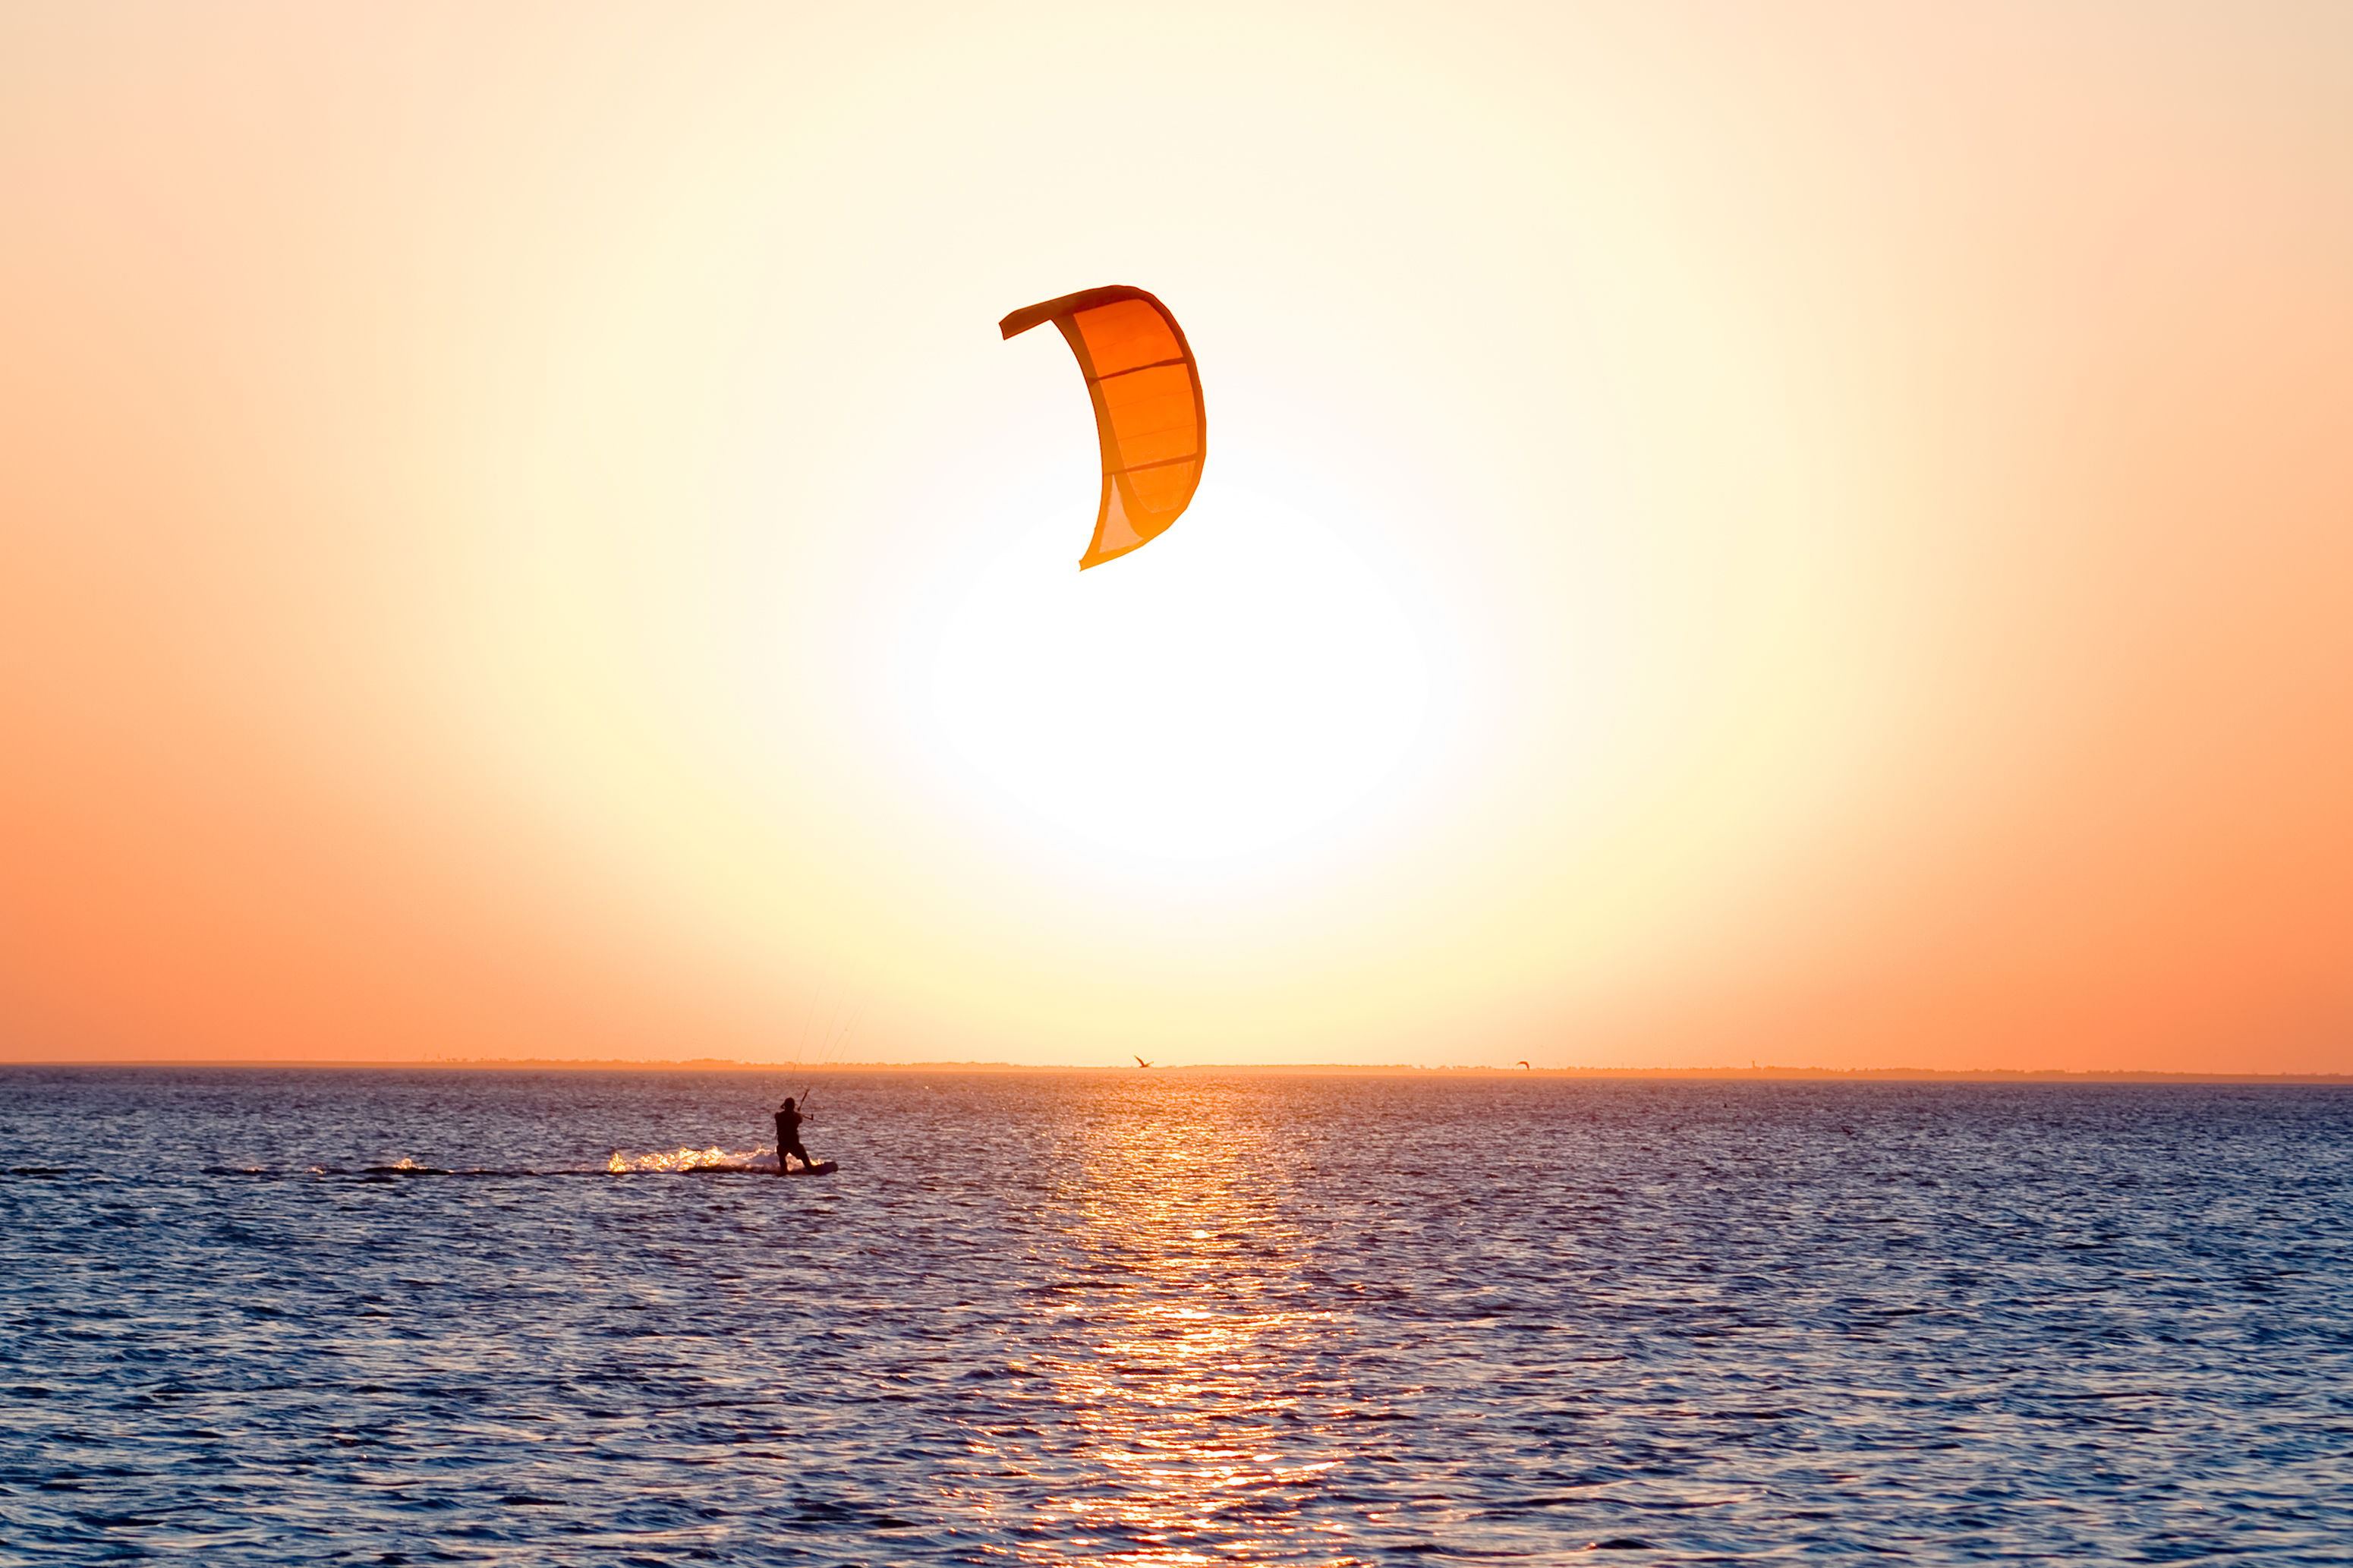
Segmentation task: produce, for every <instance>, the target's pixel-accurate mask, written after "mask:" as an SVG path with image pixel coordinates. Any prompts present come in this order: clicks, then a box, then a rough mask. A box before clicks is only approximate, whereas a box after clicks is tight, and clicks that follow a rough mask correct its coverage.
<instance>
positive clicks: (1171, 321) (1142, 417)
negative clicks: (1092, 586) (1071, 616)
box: [997, 284, 1208, 572]
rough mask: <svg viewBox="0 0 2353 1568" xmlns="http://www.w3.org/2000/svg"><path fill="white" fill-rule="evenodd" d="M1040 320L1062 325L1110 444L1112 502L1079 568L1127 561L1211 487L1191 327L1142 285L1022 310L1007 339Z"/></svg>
mask: <svg viewBox="0 0 2353 1568" xmlns="http://www.w3.org/2000/svg"><path fill="white" fill-rule="evenodd" d="M1040 321H1051V322H1053V323H1054V325H1056V326H1058V327H1060V328H1061V329H1062V337H1063V339H1064V340H1065V341H1066V342H1069V343H1070V345H1071V353H1074V354H1076V355H1078V357H1079V371H1080V374H1083V375H1084V376H1085V377H1086V378H1087V395H1088V396H1090V397H1092V399H1094V405H1095V438H1096V440H1097V442H1098V443H1099V444H1100V445H1101V446H1102V447H1103V501H1102V504H1101V505H1100V506H1098V507H1097V508H1096V510H1095V537H1094V542H1092V543H1091V544H1089V545H1088V546H1087V552H1086V554H1085V555H1084V556H1082V558H1081V559H1080V561H1079V570H1080V571H1082V572H1083V571H1085V570H1086V569H1087V568H1088V567H1090V566H1099V565H1101V564H1102V563H1104V562H1106V561H1109V560H1110V559H1112V558H1113V556H1115V555H1124V554H1126V553H1127V552H1129V551H1131V550H1134V549H1135V548H1137V547H1138V546H1139V545H1142V544H1144V543H1145V542H1147V541H1149V540H1152V539H1155V538H1156V537H1158V536H1159V535H1160V534H1162V533H1164V532H1166V531H1167V529H1168V525H1169V524H1170V523H1172V522H1175V521H1176V520H1177V519H1178V518H1180V517H1182V516H1184V515H1185V509H1186V507H1187V506H1188V505H1190V504H1191V503H1192V500H1193V491H1194V489H1195V488H1196V487H1198V485H1199V484H1200V482H1201V458H1202V455H1203V453H1204V452H1205V451H1206V449H1207V437H1208V420H1207V419H1206V417H1205V416H1203V414H1202V411H1201V376H1200V373H1199V372H1198V370H1197V369H1196V368H1195V367H1194V364H1193V351H1192V349H1191V348H1190V347H1188V346H1187V344H1186V342H1185V330H1184V329H1183V328H1182V327H1179V326H1178V325H1177V324H1176V317H1174V316H1172V315H1170V314H1169V313H1168V307H1167V306H1166V305H1164V304H1162V303H1161V302H1160V301H1159V300H1155V299H1154V298H1153V297H1152V296H1151V295H1149V294H1147V293H1145V291H1144V290H1143V289H1130V288H1127V287H1126V286H1124V285H1123V284H1113V285H1112V286H1111V287H1109V288H1106V289H1087V290H1086V291H1085V292H1083V293H1079V294H1065V295H1063V296H1062V297H1061V298H1060V299H1059V300H1047V301H1046V302H1045V303H1044V304H1042V305H1032V306H1030V307H1029V309H1028V310H1016V311H1014V312H1013V314H1011V315H1009V316H1008V317H1006V318H1005V320H1003V321H999V322H997V331H1000V332H1003V333H1004V334H1005V335H1006V336H1007V337H1008V338H1009V337H1013V336H1016V335H1017V334H1018V333H1021V332H1026V331H1029V329H1030V328H1032V327H1034V326H1036V325H1038V324H1039V322H1040Z"/></svg>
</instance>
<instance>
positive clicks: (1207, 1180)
mask: <svg viewBox="0 0 2353 1568" xmlns="http://www.w3.org/2000/svg"><path fill="white" fill-rule="evenodd" d="M1140 1092H1141V1093H1143V1094H1145V1095H1147V1096H1151V1097H1153V1098H1152V1100H1151V1101H1150V1102H1149V1103H1145V1104H1141V1105H1137V1106H1135V1107H1134V1110H1136V1111H1137V1112H1139V1114H1134V1115H1130V1116H1124V1117H1120V1118H1117V1119H1114V1120H1109V1121H1104V1122H1103V1123H1100V1124H1098V1125H1097V1127H1096V1128H1094V1129H1093V1130H1092V1131H1090V1133H1089V1136H1088V1147H1087V1152H1086V1158H1085V1163H1084V1167H1083V1171H1082V1174H1081V1175H1080V1176H1079V1177H1078V1178H1077V1179H1076V1180H1075V1181H1074V1182H1072V1183H1071V1185H1070V1187H1069V1188H1068V1189H1066V1191H1065V1192H1064V1193H1063V1194H1061V1195H1060V1196H1061V1202H1062V1204H1063V1205H1064V1206H1065V1208H1066V1211H1067V1212H1068V1213H1069V1215H1070V1216H1071V1217H1070V1223H1069V1225H1068V1227H1067V1229H1066V1230H1065V1232H1064V1234H1063V1237H1062V1238H1061V1240H1062V1248H1063V1250H1062V1252H1061V1255H1060V1258H1058V1259H1056V1260H1055V1261H1056V1262H1057V1263H1058V1264H1059V1267H1058V1268H1057V1269H1056V1274H1055V1278H1054V1279H1053V1282H1052V1284H1051V1286H1050V1289H1052V1290H1054V1291H1056V1292H1057V1293H1059V1294H1060V1297H1061V1299H1062V1300H1063V1301H1065V1302H1066V1303H1067V1304H1066V1305H1064V1306H1062V1307H1061V1308H1060V1309H1059V1310H1060V1312H1061V1313H1062V1314H1063V1315H1064V1316H1065V1327H1066V1328H1067V1329H1068V1330H1069V1331H1070V1332H1069V1334H1068V1336H1067V1339H1068V1342H1073V1343H1076V1344H1080V1345H1084V1346H1087V1347H1088V1348H1089V1350H1090V1351H1091V1352H1092V1353H1086V1352H1079V1353H1073V1354H1069V1355H1064V1356H1060V1357H1056V1358H1052V1359H1051V1360H1050V1361H1045V1362H1041V1363H1039V1365H1038V1366H1037V1367H1036V1368H1035V1369H1034V1370H1035V1371H1036V1372H1038V1373H1040V1374H1042V1375H1043V1376H1045V1377H1046V1378H1048V1379H1050V1381H1051V1384H1052V1385H1053V1387H1054V1388H1055V1390H1056V1393H1057V1395H1058V1400H1059V1401H1060V1402H1062V1403H1063V1404H1064V1407H1065V1408H1068V1409H1072V1410H1075V1411H1077V1412H1078V1413H1079V1414H1078V1415H1077V1418H1076V1423H1075V1430H1073V1431H1070V1433H1069V1436H1067V1437H1066V1438H1065V1442H1071V1444H1072V1447H1071V1448H1070V1449H1068V1450H1066V1451H1065V1452H1062V1453H1060V1454H1058V1455H1056V1456H1055V1458H1057V1459H1058V1460H1060V1465H1061V1467H1067V1472H1066V1473H1069V1474H1071V1479H1073V1481H1074V1482H1075V1484H1074V1485H1072V1486H1071V1488H1070V1489H1069V1491H1068V1495H1067V1496H1064V1497H1060V1498H1058V1499H1057V1500H1056V1503H1055V1505H1054V1506H1053V1507H1052V1509H1051V1510H1041V1512H1040V1513H1039V1515H1037V1516H1036V1517H1033V1518H1032V1519H1031V1520H1029V1521H1025V1522H1026V1523H1027V1524H1028V1525H1029V1527H1030V1530H1029V1531H1023V1532H1022V1533H1024V1534H1030V1533H1031V1531H1034V1532H1035V1534H1034V1536H1033V1539H1038V1540H1039V1543H1040V1544H1039V1550H1038V1551H1037V1552H1035V1553H1029V1552H1025V1553H1024V1555H1025V1556H1027V1557H1029V1559H1030V1560H1032V1561H1038V1562H1049V1561H1050V1562H1055V1563H1070V1562H1071V1561H1074V1560H1075V1561H1079V1562H1083V1563H1106V1564H1108V1563H1121V1564H1133V1565H1134V1568H1164V1565H1166V1568H1175V1565H1177V1564H1187V1563H1207V1562H1212V1561H1216V1562H1248V1561H1253V1560H1265V1559H1269V1558H1275V1557H1280V1558H1282V1559H1284V1560H1287V1561H1294V1562H1296V1561H1302V1560H1309V1561H1314V1560H1319V1559H1320V1560H1322V1561H1325V1562H1329V1563H1347V1562H1352V1561H1355V1559H1353V1558H1350V1557H1348V1556H1346V1555H1345V1554H1344V1553H1343V1554H1335V1555H1329V1556H1326V1555H1324V1553H1321V1552H1317V1551H1316V1550H1315V1548H1314V1546H1313V1545H1312V1544H1311V1543H1310V1542H1307V1541H1304V1540H1303V1539H1302V1537H1303V1534H1304V1533H1306V1532H1308V1531H1311V1530H1312V1529H1313V1528H1315V1527H1311V1526H1310V1525H1308V1524H1307V1522H1306V1521H1304V1520H1303V1518H1302V1517H1301V1512H1300V1509H1299V1505H1298V1501H1297V1500H1298V1498H1299V1497H1300V1496H1301V1495H1302V1494H1303V1492H1306V1491H1310V1490H1312V1489H1314V1486H1315V1479H1316V1478H1317V1477H1318V1476H1320V1475H1321V1474H1322V1473H1323V1472H1324V1471H1326V1470H1329V1469H1331V1468H1334V1467H1335V1466H1336V1465H1338V1464H1339V1463H1340V1462H1341V1461H1340V1459H1339V1458H1337V1457H1336V1455H1335V1453H1334V1451H1333V1449H1332V1447H1331V1445H1330V1444H1329V1443H1327V1442H1326V1441H1325V1440H1324V1434H1323V1433H1322V1432H1321V1431H1319V1430H1318V1429H1317V1427H1316V1426H1315V1424H1314V1421H1312V1420H1311V1419H1309V1418H1308V1417H1307V1416H1306V1415H1304V1414H1303V1410H1302V1406H1303V1404H1304V1403H1305V1392H1304V1391H1305V1390H1306V1388H1307V1386H1308V1385H1309V1384H1312V1383H1313V1382H1314V1381H1315V1379H1316V1377H1317V1375H1318V1374H1317V1373H1315V1371H1314V1364H1315V1363H1317V1362H1318V1361H1319V1359H1320V1358H1319V1354H1318V1346H1317V1344H1316V1341H1317V1338H1318V1336H1319V1335H1323V1336H1326V1337H1328V1335H1329V1333H1330V1331H1331V1327H1332V1324H1331V1319H1332V1314H1331V1313H1330V1312H1328V1311H1324V1310H1314V1308H1313V1307H1312V1305H1311V1302H1312V1294H1311V1293H1309V1292H1306V1291H1304V1290H1303V1281H1302V1280H1301V1279H1300V1270H1301V1268H1303V1265H1304V1258H1303V1248H1304V1246H1305V1243H1306V1237H1305V1236H1304V1235H1303V1233H1302V1232H1301V1231H1300V1230H1299V1228H1298V1227H1297V1226H1295V1225H1294V1224H1293V1223H1292V1222H1291V1221H1290V1220H1289V1219H1288V1218H1286V1216H1285V1215H1284V1214H1283V1212H1282V1208H1281V1206H1280V1204H1279V1202H1278V1199H1279V1196H1280V1188H1281V1183H1280V1179H1279V1175H1278V1174H1277V1173H1275V1172H1274V1169H1273V1166H1274V1162H1273V1161H1272V1160H1271V1154H1272V1153H1273V1151H1271V1149H1270V1148H1269V1140H1268V1135H1267V1133H1266V1131H1265V1130H1264V1129H1262V1128H1259V1127H1256V1126H1253V1125H1250V1124H1249V1123H1250V1121H1251V1119H1249V1118H1240V1117H1235V1116H1233V1115H1231V1114H1230V1112H1231V1111H1232V1110H1233V1109H1234V1108H1233V1107H1232V1106H1230V1105H1225V1104H1210V1103H1205V1101H1206V1100H1211V1099H1222V1098H1223V1097H1221V1096H1217V1095H1215V1094H1214V1091H1212V1092H1210V1093H1208V1094H1203V1093H1201V1092H1198V1091H1197V1090H1195V1089H1194V1088H1193V1087H1192V1086H1185V1087H1183V1088H1179V1087H1177V1086H1174V1085H1170V1086H1166V1088H1165V1089H1163V1088H1159V1087H1158V1086H1155V1088H1152V1089H1143V1090H1141V1091H1140ZM1210 1130H1214V1142H1211V1137H1210ZM1073 1440H1074V1441H1073ZM1047 1537H1051V1538H1052V1545H1051V1548H1050V1549H1048V1548H1047V1547H1046V1546H1045V1544H1044V1539H1045V1538H1047ZM1333 1544H1335V1545H1336V1544H1337V1543H1336V1542H1335V1543H1333Z"/></svg>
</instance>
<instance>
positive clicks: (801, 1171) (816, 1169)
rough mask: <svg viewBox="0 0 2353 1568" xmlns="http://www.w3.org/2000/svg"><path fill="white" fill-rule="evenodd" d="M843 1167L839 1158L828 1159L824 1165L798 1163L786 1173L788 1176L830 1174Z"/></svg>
mask: <svg viewBox="0 0 2353 1568" xmlns="http://www.w3.org/2000/svg"><path fill="white" fill-rule="evenodd" d="M840 1169H841V1162H840V1161H839V1160H828V1161H827V1162H826V1163H824V1164H822V1165H796V1166H794V1167H793V1168H792V1169H791V1170H789V1171H786V1172H785V1173H784V1174H786V1175H787V1176H830V1175H832V1174H833V1173H835V1172H836V1171H839V1170H840Z"/></svg>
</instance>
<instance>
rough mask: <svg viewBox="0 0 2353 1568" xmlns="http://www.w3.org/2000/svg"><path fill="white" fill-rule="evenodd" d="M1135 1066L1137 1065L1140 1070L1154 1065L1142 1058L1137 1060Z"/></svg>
mask: <svg viewBox="0 0 2353 1568" xmlns="http://www.w3.org/2000/svg"><path fill="white" fill-rule="evenodd" d="M1135 1065H1136V1066H1137V1067H1140V1068H1148V1067H1150V1066H1151V1065H1152V1064H1151V1063H1150V1062H1148V1061H1145V1059H1144V1058H1142V1057H1138V1058H1135Z"/></svg>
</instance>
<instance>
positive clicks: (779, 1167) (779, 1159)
mask: <svg viewBox="0 0 2353 1568" xmlns="http://www.w3.org/2000/svg"><path fill="white" fill-rule="evenodd" d="M788 1154H789V1155H797V1156H799V1158H800V1163H802V1164H803V1165H815V1164H816V1163H817V1162H816V1161H815V1160H812V1159H810V1158H809V1153H808V1151H807V1150H806V1149H804V1148H802V1147H801V1113H800V1112H799V1111H797V1110H794V1109H793V1102H792V1101H791V1100H786V1101H785V1106H784V1109H783V1110H779V1111H777V1112H776V1173H777V1174H778V1175H782V1174H784V1172H785V1157H786V1155H788Z"/></svg>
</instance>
